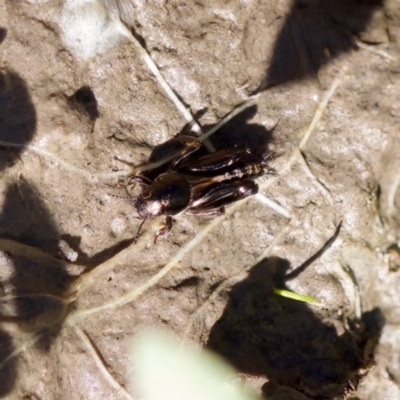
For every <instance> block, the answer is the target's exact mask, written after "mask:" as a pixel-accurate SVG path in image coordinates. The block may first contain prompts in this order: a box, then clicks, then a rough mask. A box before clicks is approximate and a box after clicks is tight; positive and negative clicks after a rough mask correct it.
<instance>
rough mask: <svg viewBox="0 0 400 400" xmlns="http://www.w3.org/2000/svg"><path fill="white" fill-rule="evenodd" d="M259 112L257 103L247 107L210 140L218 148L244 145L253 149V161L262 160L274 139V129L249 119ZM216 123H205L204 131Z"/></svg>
mask: <svg viewBox="0 0 400 400" xmlns="http://www.w3.org/2000/svg"><path fill="white" fill-rule="evenodd" d="M256 114H257V105H252V106H249V107H247V108H245V109H244V110H243V111H242V112H240V113H239V114H237V115H235V116H234V117H233V118H232V119H231V120H230V121H228V122H227V123H226V124H225V125H224V126H222V127H221V129H219V130H218V131H217V132H216V133H214V135H212V136H211V137H210V138H209V140H210V141H211V142H212V144H213V145H214V146H215V147H216V149H217V150H220V149H226V148H230V147H234V146H244V147H247V148H249V149H250V150H251V154H252V157H253V159H252V161H260V160H262V158H263V157H264V156H265V154H266V153H268V144H269V143H270V142H271V140H272V133H273V130H267V129H266V128H265V127H264V126H263V125H259V124H252V123H250V122H249V121H250V120H251V119H253V118H254V117H255V115H256ZM213 127H214V125H205V126H204V129H203V131H204V132H208V131H209V130H210V129H211V128H213Z"/></svg>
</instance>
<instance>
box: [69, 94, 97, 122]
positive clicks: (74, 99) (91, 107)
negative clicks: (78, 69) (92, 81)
mask: <svg viewBox="0 0 400 400" xmlns="http://www.w3.org/2000/svg"><path fill="white" fill-rule="evenodd" d="M68 103H69V104H70V106H71V107H74V108H76V109H77V110H78V111H84V112H86V113H87V114H88V115H89V117H90V119H91V120H92V121H94V120H96V119H97V118H99V116H100V113H99V110H98V107H97V100H96V96H95V95H94V93H93V90H92V89H91V88H90V87H89V86H82V87H81V88H80V89H78V90H77V91H76V92H75V93H74V94H73V95H72V96H70V97H69V98H68Z"/></svg>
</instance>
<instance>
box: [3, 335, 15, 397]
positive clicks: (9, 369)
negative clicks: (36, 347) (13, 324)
mask: <svg viewBox="0 0 400 400" xmlns="http://www.w3.org/2000/svg"><path fill="white" fill-rule="evenodd" d="M13 351H14V346H13V343H12V338H11V337H10V336H9V335H8V334H7V333H5V332H3V331H2V330H0V363H1V364H2V365H1V367H0V376H1V379H0V397H3V396H6V395H7V394H8V393H9V392H10V391H11V390H12V388H13V387H14V384H15V381H16V379H17V359H16V357H13V358H11V359H8V360H7V358H8V357H9V356H10V355H11V353H12V352H13ZM3 363H4V364H3Z"/></svg>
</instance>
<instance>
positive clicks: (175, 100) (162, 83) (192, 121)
mask: <svg viewBox="0 0 400 400" xmlns="http://www.w3.org/2000/svg"><path fill="white" fill-rule="evenodd" d="M117 22H118V23H117V26H118V28H119V30H120V32H121V33H122V34H124V36H126V37H127V38H128V39H129V40H130V41H131V42H132V43H133V44H134V45H135V47H136V49H137V51H138V52H139V54H140V56H141V57H142V59H143V61H144V62H145V63H146V64H147V66H148V67H149V69H150V71H151V72H152V73H153V75H154V76H155V77H156V78H157V82H158V83H159V84H160V86H161V87H162V88H163V89H164V91H165V93H166V94H167V96H168V97H169V98H170V100H171V101H172V102H173V103H174V105H175V107H176V108H177V109H178V110H179V111H180V112H181V114H182V115H183V117H184V118H185V119H186V121H187V122H188V123H189V124H190V125H191V128H192V131H193V132H195V133H196V134H197V135H198V136H200V135H201V134H202V131H201V128H200V125H199V124H198V123H197V121H196V120H195V119H194V118H193V115H192V114H191V112H190V111H189V110H188V109H187V108H186V107H185V106H184V104H183V103H182V102H181V101H180V100H179V98H178V96H177V95H176V94H175V92H174V91H173V90H172V89H171V87H170V86H169V85H168V83H167V81H166V80H165V78H164V77H163V76H162V74H161V72H160V70H159V69H158V67H157V65H156V64H155V62H154V61H153V59H152V58H151V57H150V55H149V54H148V53H147V51H146V49H145V48H144V47H143V46H142V45H141V44H140V42H139V41H138V40H137V39H136V38H135V37H134V36H133V35H132V33H131V31H130V30H129V29H128V28H127V27H126V26H125V25H124V24H123V23H122V22H121V21H119V20H118V21H117ZM205 146H206V147H207V149H208V150H209V151H215V148H214V146H212V144H211V143H205Z"/></svg>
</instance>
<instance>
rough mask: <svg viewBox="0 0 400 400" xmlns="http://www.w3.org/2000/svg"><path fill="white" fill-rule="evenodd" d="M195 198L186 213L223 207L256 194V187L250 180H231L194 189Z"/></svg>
mask: <svg viewBox="0 0 400 400" xmlns="http://www.w3.org/2000/svg"><path fill="white" fill-rule="evenodd" d="M194 191H195V196H194V197H193V201H192V202H191V204H190V206H189V208H188V210H186V213H188V214H191V213H193V212H194V213H197V212H198V211H204V210H210V209H215V208H218V207H223V206H226V205H228V204H231V203H234V202H235V201H238V200H241V199H244V198H245V197H248V196H251V195H253V194H256V193H257V192H258V185H257V184H256V183H255V182H254V181H253V180H251V179H245V180H241V179H233V180H230V181H224V182H218V183H214V184H212V185H209V186H206V187H204V186H203V187H201V186H200V189H199V190H196V189H194Z"/></svg>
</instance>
